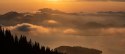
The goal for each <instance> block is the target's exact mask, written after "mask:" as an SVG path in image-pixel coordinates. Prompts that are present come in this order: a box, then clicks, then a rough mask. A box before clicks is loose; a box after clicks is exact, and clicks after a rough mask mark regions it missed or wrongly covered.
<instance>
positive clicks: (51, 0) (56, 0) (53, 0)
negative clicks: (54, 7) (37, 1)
mask: <svg viewBox="0 0 125 54" xmlns="http://www.w3.org/2000/svg"><path fill="white" fill-rule="evenodd" d="M47 1H49V2H58V1H59V0H47Z"/></svg>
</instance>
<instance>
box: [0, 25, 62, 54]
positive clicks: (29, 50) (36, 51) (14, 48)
mask: <svg viewBox="0 0 125 54" xmlns="http://www.w3.org/2000/svg"><path fill="white" fill-rule="evenodd" d="M0 54H62V53H59V52H57V51H56V50H51V49H50V48H48V47H44V46H40V44H39V43H37V42H35V43H33V42H32V41H31V40H30V41H28V40H27V38H26V36H21V37H19V38H18V37H17V36H13V35H12V34H11V32H10V31H9V30H3V29H2V28H1V27H0Z"/></svg>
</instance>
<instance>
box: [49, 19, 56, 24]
mask: <svg viewBox="0 0 125 54" xmlns="http://www.w3.org/2000/svg"><path fill="white" fill-rule="evenodd" d="M47 23H49V24H57V23H58V22H57V21H55V20H48V21H47Z"/></svg>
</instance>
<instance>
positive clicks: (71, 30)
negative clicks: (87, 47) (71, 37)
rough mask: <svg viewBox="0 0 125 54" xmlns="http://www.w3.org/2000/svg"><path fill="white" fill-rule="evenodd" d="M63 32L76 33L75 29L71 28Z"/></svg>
mask: <svg viewBox="0 0 125 54" xmlns="http://www.w3.org/2000/svg"><path fill="white" fill-rule="evenodd" d="M63 32H64V34H76V33H77V31H76V30H74V29H72V28H69V29H66V30H64V31H63Z"/></svg>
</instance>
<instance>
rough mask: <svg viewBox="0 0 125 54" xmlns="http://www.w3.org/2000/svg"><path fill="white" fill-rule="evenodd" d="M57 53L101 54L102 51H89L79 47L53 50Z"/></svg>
mask: <svg viewBox="0 0 125 54" xmlns="http://www.w3.org/2000/svg"><path fill="white" fill-rule="evenodd" d="M55 49H56V50H57V51H58V52H63V53H66V54H102V51H100V50H97V49H90V48H85V47H79V46H74V47H70V46H60V47H57V48H55Z"/></svg>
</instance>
